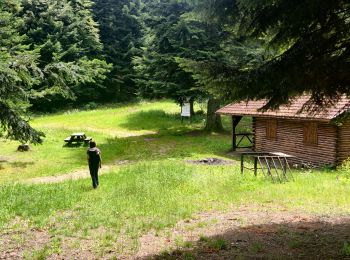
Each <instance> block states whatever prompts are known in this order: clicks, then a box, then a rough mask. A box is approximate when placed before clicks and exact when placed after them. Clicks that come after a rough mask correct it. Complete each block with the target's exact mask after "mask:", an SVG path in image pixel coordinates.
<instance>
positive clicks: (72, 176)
mask: <svg viewBox="0 0 350 260" xmlns="http://www.w3.org/2000/svg"><path fill="white" fill-rule="evenodd" d="M130 163H131V162H130V161H127V160H125V161H115V162H114V164H111V165H103V166H102V169H100V172H99V175H103V174H106V173H108V172H110V171H111V170H112V169H114V168H117V167H118V166H121V165H127V164H130ZM86 178H90V174H89V169H88V168H87V167H86V168H85V169H80V170H76V171H73V172H71V173H67V174H64V175H57V176H45V177H37V178H32V179H27V180H24V181H23V182H24V183H30V184H45V183H60V182H64V181H68V180H79V179H86Z"/></svg>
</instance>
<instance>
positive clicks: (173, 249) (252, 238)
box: [0, 205, 350, 259]
mask: <svg viewBox="0 0 350 260" xmlns="http://www.w3.org/2000/svg"><path fill="white" fill-rule="evenodd" d="M17 230H18V229H17ZM0 235H1V240H0V241H1V242H0V243H1V244H0V245H1V247H0V249H1V250H0V259H3V258H4V259H7V258H11V259H21V258H22V257H23V254H24V252H29V253H30V252H32V251H37V250H40V249H42V248H45V246H47V245H50V243H51V244H52V241H53V240H54V239H56V238H55V236H50V235H49V232H47V231H45V230H33V229H30V228H28V229H27V230H26V229H25V228H23V229H20V230H18V231H16V232H14V231H13V232H12V233H11V232H6V231H5V232H0ZM106 238H108V239H106ZM18 241H19V242H18ZM138 241H139V245H138V246H136V247H135V241H133V239H132V238H129V237H127V235H125V234H124V233H123V232H120V233H115V232H113V230H106V229H104V228H98V229H96V230H91V234H90V235H89V236H87V237H86V236H85V237H84V236H80V235H78V234H76V235H74V236H73V237H72V236H61V238H60V249H59V250H57V251H56V252H53V253H52V254H51V255H48V257H47V258H48V259H111V258H117V259H350V256H349V255H346V252H345V251H344V245H345V242H346V241H350V216H336V215H314V214H308V213H302V212H296V211H293V212H291V211H287V210H286V209H283V208H278V209H275V208H269V207H261V206H253V205H249V206H241V207H237V208H233V209H231V210H230V211H228V212H206V213H200V214H197V215H196V216H194V217H193V218H191V219H186V220H183V221H180V222H179V223H178V224H177V225H176V226H175V227H173V228H167V229H164V230H160V231H156V230H152V231H150V232H148V233H147V234H144V235H142V236H141V237H139V240H138Z"/></svg>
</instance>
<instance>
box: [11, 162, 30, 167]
mask: <svg viewBox="0 0 350 260" xmlns="http://www.w3.org/2000/svg"><path fill="white" fill-rule="evenodd" d="M34 164H35V163H34V162H11V163H9V165H10V166H11V167H14V168H27V167H28V166H31V165H34Z"/></svg>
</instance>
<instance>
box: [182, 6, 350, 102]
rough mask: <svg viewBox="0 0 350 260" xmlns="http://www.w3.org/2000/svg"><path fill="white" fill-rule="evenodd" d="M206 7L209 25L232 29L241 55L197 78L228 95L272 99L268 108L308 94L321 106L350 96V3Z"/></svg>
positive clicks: (205, 68) (205, 66) (234, 44)
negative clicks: (215, 23) (216, 22)
mask: <svg viewBox="0 0 350 260" xmlns="http://www.w3.org/2000/svg"><path fill="white" fill-rule="evenodd" d="M201 5H202V6H201V7H202V9H201V12H202V13H204V14H205V15H206V16H207V18H208V20H209V21H213V20H216V21H219V22H220V23H222V24H225V25H226V26H230V28H231V30H232V39H233V41H232V42H231V45H232V47H234V48H240V49H241V50H242V52H236V53H235V52H230V51H228V52H227V55H228V56H229V57H231V61H236V62H232V64H222V63H221V64H220V63H217V64H197V67H200V69H198V70H197V73H196V74H197V77H198V78H200V79H201V80H203V81H206V82H210V83H211V84H212V85H214V84H216V85H217V86H219V89H220V92H221V93H223V94H224V95H226V96H229V97H230V98H231V99H260V98H267V99H268V100H270V102H269V103H268V104H267V106H266V107H265V108H274V107H277V106H278V105H280V104H281V103H286V102H288V101H289V100H290V99H291V98H293V97H295V96H297V95H300V94H303V93H305V92H308V93H311V94H312V96H313V99H314V101H315V102H317V103H323V102H329V101H330V102H332V101H333V100H334V99H337V98H338V97H339V96H340V95H342V94H347V95H350V76H349V75H350V66H349V65H350V61H349V54H350V44H349V43H350V23H349V10H350V3H349V1H346V0H339V1H328V0H296V1H289V0H277V1H242V0H218V1H212V0H205V1H201ZM234 48H232V49H234ZM244 53H247V54H248V53H250V54H251V55H250V56H249V55H242V54H244ZM244 61H246V62H244ZM247 64H249V65H248V66H247ZM188 69H190V68H188ZM213 88H215V87H214V86H213Z"/></svg>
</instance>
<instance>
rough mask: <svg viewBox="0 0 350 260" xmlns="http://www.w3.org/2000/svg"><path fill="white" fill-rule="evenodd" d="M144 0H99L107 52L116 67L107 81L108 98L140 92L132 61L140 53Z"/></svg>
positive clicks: (96, 8) (98, 16)
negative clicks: (141, 12)
mask: <svg viewBox="0 0 350 260" xmlns="http://www.w3.org/2000/svg"><path fill="white" fill-rule="evenodd" d="M141 8H142V3H141V1H140V0H132V1H129V0H95V5H94V9H93V10H94V16H95V19H96V21H97V22H98V23H99V25H100V27H99V28H100V35H101V41H102V43H103V46H104V48H103V54H104V56H105V58H106V60H107V61H108V62H109V63H111V64H113V68H112V70H111V72H110V73H109V75H108V77H107V78H106V80H105V82H104V83H103V84H104V87H105V91H104V96H105V98H117V99H118V100H130V99H131V98H133V97H135V95H136V87H135V82H134V80H135V72H134V69H133V65H132V60H133V57H134V56H135V55H138V54H139V53H140V47H141V46H140V44H141V38H142V24H141V21H140V19H139V17H140V15H141V14H140V11H141Z"/></svg>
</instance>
